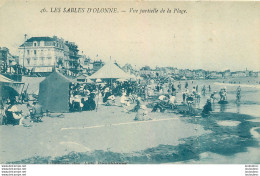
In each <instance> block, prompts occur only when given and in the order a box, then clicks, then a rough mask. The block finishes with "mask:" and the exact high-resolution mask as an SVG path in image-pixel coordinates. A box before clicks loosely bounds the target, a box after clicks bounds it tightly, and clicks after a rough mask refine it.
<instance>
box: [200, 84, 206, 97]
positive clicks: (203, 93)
mask: <svg viewBox="0 0 260 176" xmlns="http://www.w3.org/2000/svg"><path fill="white" fill-rule="evenodd" d="M201 92H202V95H204V96H205V94H206V86H205V85H204V86H203V87H202V89H201Z"/></svg>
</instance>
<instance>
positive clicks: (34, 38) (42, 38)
mask: <svg viewBox="0 0 260 176" xmlns="http://www.w3.org/2000/svg"><path fill="white" fill-rule="evenodd" d="M34 41H55V39H54V38H52V37H31V38H29V39H28V40H26V42H34Z"/></svg>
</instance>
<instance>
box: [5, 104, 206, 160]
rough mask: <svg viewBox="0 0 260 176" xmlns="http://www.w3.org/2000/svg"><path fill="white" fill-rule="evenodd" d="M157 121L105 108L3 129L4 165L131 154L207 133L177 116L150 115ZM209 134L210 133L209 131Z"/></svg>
mask: <svg viewBox="0 0 260 176" xmlns="http://www.w3.org/2000/svg"><path fill="white" fill-rule="evenodd" d="M149 115H150V116H151V118H152V119H153V120H149V121H134V120H133V119H134V117H135V113H131V114H127V113H125V112H122V108H120V107H107V106H101V107H100V109H99V110H98V112H95V111H92V112H80V113H67V114H64V116H63V117H45V118H44V119H43V122H42V123H34V124H32V126H31V127H23V126H0V129H1V134H5V135H2V137H1V157H0V162H1V163H5V162H12V161H18V160H22V159H26V158H30V157H36V156H43V157H44V156H53V157H55V156H62V155H65V154H68V153H70V152H73V151H74V152H87V151H94V150H103V151H112V152H119V153H131V152H135V151H140V150H144V149H147V148H151V147H156V146H158V145H159V144H165V145H178V144H179V143H180V141H179V140H180V139H182V138H187V137H190V136H195V135H201V134H205V133H207V131H205V130H203V128H202V127H201V126H200V125H195V124H191V123H186V122H184V121H183V120H182V119H181V117H180V116H179V115H175V114H173V113H165V114H160V113H153V114H152V113H150V114H149ZM208 132H209V131H208Z"/></svg>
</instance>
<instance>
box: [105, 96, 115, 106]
mask: <svg viewBox="0 0 260 176" xmlns="http://www.w3.org/2000/svg"><path fill="white" fill-rule="evenodd" d="M114 105H116V97H115V96H114V95H111V96H109V97H108V98H107V101H106V106H114Z"/></svg>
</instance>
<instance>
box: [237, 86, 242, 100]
mask: <svg viewBox="0 0 260 176" xmlns="http://www.w3.org/2000/svg"><path fill="white" fill-rule="evenodd" d="M240 99H241V87H240V86H238V88H237V102H240Z"/></svg>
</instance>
